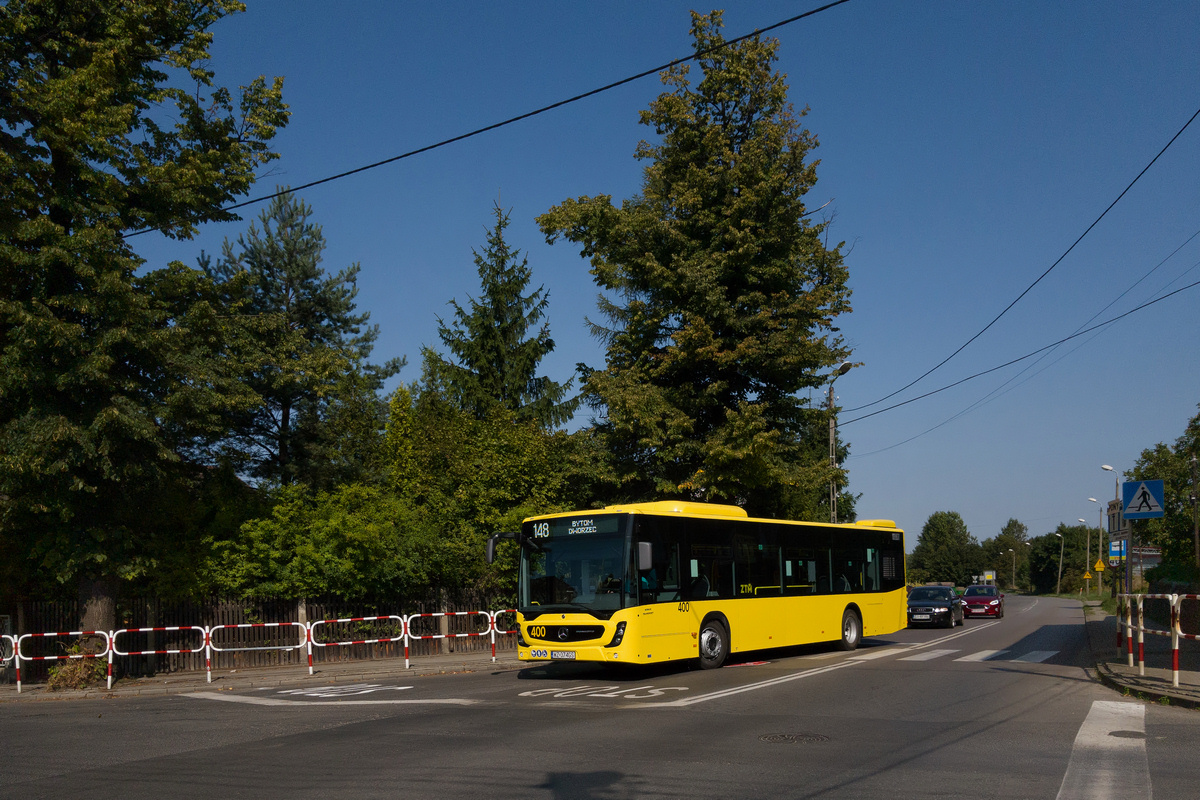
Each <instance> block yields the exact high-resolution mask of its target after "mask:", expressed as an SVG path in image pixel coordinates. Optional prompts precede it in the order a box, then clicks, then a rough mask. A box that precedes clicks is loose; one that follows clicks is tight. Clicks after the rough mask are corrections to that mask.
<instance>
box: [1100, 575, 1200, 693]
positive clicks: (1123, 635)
mask: <svg viewBox="0 0 1200 800" xmlns="http://www.w3.org/2000/svg"><path fill="white" fill-rule="evenodd" d="M1147 600H1166V601H1167V602H1168V604H1169V608H1170V611H1171V622H1170V627H1169V628H1168V629H1167V630H1162V629H1161V628H1151V627H1147V626H1146V609H1145V602H1146V601H1147ZM1185 600H1200V594H1119V595H1117V601H1118V606H1117V651H1118V652H1120V651H1121V650H1122V649H1124V650H1125V652H1126V657H1127V659H1128V666H1131V667H1132V666H1133V634H1134V632H1135V631H1136V632H1137V665H1138V675H1142V676H1144V675H1145V674H1146V635H1147V634H1149V635H1150V636H1163V637H1166V638H1169V639H1170V640H1171V673H1172V674H1171V685H1172V686H1175V687H1178V686H1179V641H1180V640H1181V639H1183V640H1191V641H1200V634H1194V633H1184V632H1183V631H1181V630H1180V629H1179V620H1180V617H1181V614H1180V609H1181V608H1182V607H1183V601H1185ZM1135 607H1136V608H1137V624H1136V625H1135V624H1134V622H1133V610H1134V608H1135Z"/></svg>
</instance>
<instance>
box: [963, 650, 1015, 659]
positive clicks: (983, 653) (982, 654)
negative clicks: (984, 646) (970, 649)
mask: <svg viewBox="0 0 1200 800" xmlns="http://www.w3.org/2000/svg"><path fill="white" fill-rule="evenodd" d="M1007 652H1008V651H1007V650H980V651H979V652H978V653H971V655H969V656H963V657H962V658H956V659H954V660H955V661H987V660H988V659H990V658H992V657H993V656H998V655H1002V654H1004V653H1007Z"/></svg>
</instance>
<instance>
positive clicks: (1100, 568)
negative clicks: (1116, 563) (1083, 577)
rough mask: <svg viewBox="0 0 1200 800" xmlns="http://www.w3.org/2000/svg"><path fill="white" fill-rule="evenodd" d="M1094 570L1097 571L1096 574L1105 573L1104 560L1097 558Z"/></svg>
mask: <svg viewBox="0 0 1200 800" xmlns="http://www.w3.org/2000/svg"><path fill="white" fill-rule="evenodd" d="M1093 569H1095V570H1096V572H1104V562H1103V561H1102V560H1100V559H1099V558H1097V559H1096V566H1095V567H1093Z"/></svg>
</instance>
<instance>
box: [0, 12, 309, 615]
mask: <svg viewBox="0 0 1200 800" xmlns="http://www.w3.org/2000/svg"><path fill="white" fill-rule="evenodd" d="M241 9H242V5H241V4H240V3H237V2H232V1H231V0H214V1H213V2H194V3H189V4H187V5H186V7H184V6H177V5H171V4H163V3H158V2H148V1H147V0H129V2H121V3H112V2H104V1H103V0H79V1H78V2H69V3H66V2H45V1H44V0H10V2H7V3H4V4H3V5H0V64H3V65H4V67H3V69H0V537H3V538H4V539H5V547H4V548H3V549H4V550H5V551H6V552H8V553H11V552H16V553H17V554H19V557H20V559H21V563H22V564H23V565H25V566H26V567H27V568H29V569H31V570H33V571H34V572H35V573H36V574H38V575H44V576H48V577H50V578H52V579H57V580H59V581H62V582H67V581H70V580H72V579H76V578H77V579H79V585H80V589H81V596H82V599H83V600H84V604H83V609H84V611H83V616H84V620H83V627H84V628H87V629H94V628H105V629H111V626H112V616H111V615H112V609H113V606H112V599H113V597H112V593H113V591H114V588H115V586H116V583H117V581H119V580H121V579H129V578H134V577H137V576H139V575H142V574H145V573H146V572H147V571H148V570H152V569H154V568H155V561H154V553H155V549H156V547H160V546H163V542H164V540H165V539H170V538H171V537H178V535H179V531H178V530H176V529H170V528H168V527H165V526H161V525H158V524H156V523H157V522H158V521H159V519H157V518H156V517H155V515H154V514H153V513H152V512H151V509H153V508H155V507H158V506H161V505H162V504H163V503H164V498H166V497H168V496H170V494H171V490H172V489H174V488H175V487H177V486H179V485H180V482H181V481H185V480H186V479H187V470H186V469H184V467H185V466H186V458H187V450H188V449H189V448H190V444H189V441H190V440H191V439H192V438H193V437H194V436H203V435H209V434H211V433H213V427H212V425H213V424H214V420H215V419H217V418H219V417H220V415H221V413H222V412H223V411H224V410H225V407H226V405H227V403H228V399H227V398H228V395H227V394H226V392H225V391H224V389H227V388H230V386H231V385H232V384H231V383H228V382H225V380H224V378H225V376H226V371H227V366H226V365H225V364H224V363H223V359H221V358H220V357H219V355H220V351H221V349H222V348H223V346H224V343H223V342H222V339H223V337H224V336H226V335H227V334H228V332H229V325H228V324H227V321H226V320H223V319H221V318H220V316H219V315H216V314H214V313H213V310H214V308H215V304H216V303H218V302H219V300H218V298H216V297H215V296H214V293H213V292H212V287H211V284H210V283H209V282H207V281H205V280H204V279H203V277H204V276H202V275H198V274H197V273H195V271H193V270H187V269H186V268H183V267H182V265H173V266H171V267H169V268H167V269H155V270H152V271H151V272H149V273H146V272H144V270H143V268H144V266H145V265H144V263H143V261H142V260H141V259H140V258H139V257H138V256H137V254H136V253H135V251H134V247H133V241H136V240H131V239H129V238H127V236H128V234H130V233H133V232H136V231H140V230H146V229H152V230H156V231H159V232H161V233H163V234H165V235H168V236H172V237H180V238H186V237H189V236H191V235H192V234H193V233H194V232H195V230H196V228H197V226H198V225H199V224H201V223H203V222H206V221H210V220H229V219H235V218H236V216H235V215H234V214H232V213H230V212H228V211H224V210H223V208H222V207H223V206H225V205H227V204H229V203H230V202H231V201H232V200H233V199H234V198H235V197H236V196H237V195H241V194H244V193H245V192H246V191H247V190H248V188H249V187H250V186H251V184H252V183H253V181H254V177H255V172H256V170H257V169H258V168H259V167H260V166H261V165H262V164H263V163H265V162H267V161H270V160H271V159H273V158H275V157H276V156H275V154H274V153H272V152H271V151H270V150H269V149H268V144H269V142H270V140H271V138H272V137H273V136H274V133H275V130H276V129H277V128H279V127H281V126H283V125H285V124H286V122H287V111H286V106H285V105H284V104H283V101H282V79H276V80H275V81H274V82H273V83H271V84H268V83H267V82H266V81H265V80H264V79H263V78H258V79H256V80H255V81H253V82H252V83H251V84H250V85H249V86H247V87H243V89H242V91H241V93H240V97H235V96H234V94H233V93H231V92H230V91H229V90H228V89H225V88H220V87H215V86H214V84H213V77H214V76H213V73H212V72H211V71H209V70H208V69H207V67H206V63H207V60H208V48H209V45H210V43H211V40H212V34H211V33H209V28H210V27H212V26H213V25H214V24H215V23H216V22H218V21H219V20H220V19H221V18H223V17H225V16H227V15H229V14H231V13H233V12H236V11H239V10H241ZM14 543H15V545H14Z"/></svg>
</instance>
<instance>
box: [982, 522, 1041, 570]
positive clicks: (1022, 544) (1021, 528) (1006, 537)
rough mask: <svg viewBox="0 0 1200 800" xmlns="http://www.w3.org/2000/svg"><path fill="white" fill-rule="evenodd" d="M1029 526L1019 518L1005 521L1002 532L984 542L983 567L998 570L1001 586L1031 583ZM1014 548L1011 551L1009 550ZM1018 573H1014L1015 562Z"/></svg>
mask: <svg viewBox="0 0 1200 800" xmlns="http://www.w3.org/2000/svg"><path fill="white" fill-rule="evenodd" d="M1028 541H1029V528H1028V527H1026V525H1025V523H1023V522H1021V521H1020V520H1017V519H1010V520H1009V521H1008V522H1006V523H1004V527H1003V528H1001V529H1000V533H998V534H996V536H994V537H992V538H991V539H987V540H986V541H984V542H983V544H982V548H983V551H982V552H983V562H982V568H983V569H994V570H995V571H996V583H997V584H999V585H1000V586H1026V585H1028V583H1029V548H1030V546H1031V545H1027V544H1026V543H1027V542H1028ZM1010 549H1011V550H1012V552H1011V553H1010V552H1009V550H1010ZM1014 563H1015V564H1016V570H1017V574H1016V575H1014V574H1013V564H1014Z"/></svg>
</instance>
